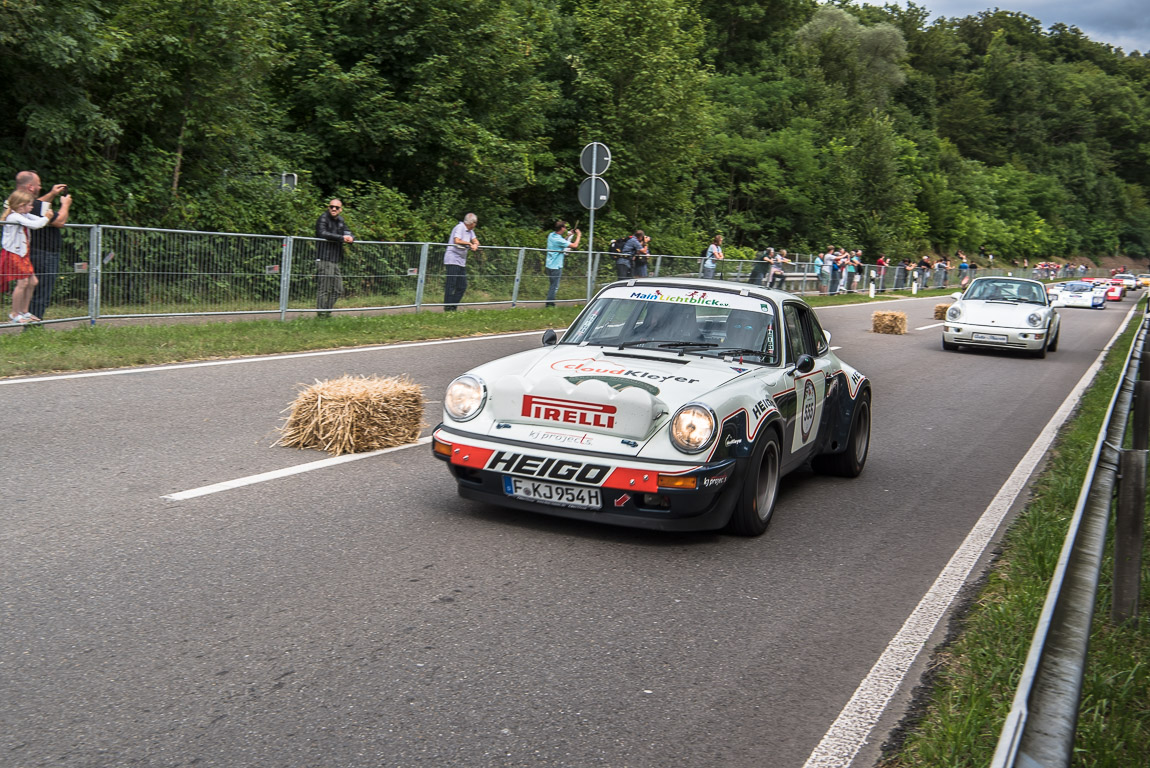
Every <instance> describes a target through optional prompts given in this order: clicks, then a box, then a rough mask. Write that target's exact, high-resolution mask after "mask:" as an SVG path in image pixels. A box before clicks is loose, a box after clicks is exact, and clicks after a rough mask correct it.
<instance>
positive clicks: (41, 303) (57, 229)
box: [16, 171, 72, 318]
mask: <svg viewBox="0 0 1150 768" xmlns="http://www.w3.org/2000/svg"><path fill="white" fill-rule="evenodd" d="M16 189H17V190H23V191H25V192H27V193H28V194H30V195H32V198H33V200H32V210H31V211H30V213H31V215H33V216H42V217H44V218H46V219H48V224H47V226H44V227H41V228H39V229H32V230H30V231H29V238H28V260H29V261H30V262H31V264H32V270H33V271H34V272H35V274H36V280H37V282H36V285H35V287H34V289H33V291H32V299H31V301H30V302H29V309H28V314H30V315H32V316H33V317H36V318H43V317H46V316H47V314H48V305H49V303H51V301H52V291H53V290H54V289H55V287H56V277H57V275H59V274H60V251H61V250H62V249H63V244H64V233H63V230H64V225H65V224H67V223H68V217H69V215H71V212H72V195H71V194H69V193H68V185H67V184H54V185H53V186H52V188H51V189H50V190H48V192H46V193H45V194H43V195H40V176H39V174H37V173H36V172H35V171H20V173H18V174H16ZM57 198H58V199H59V201H60V208H59V210H56V211H53V210H52V203H53V201H55V200H56V199H57Z"/></svg>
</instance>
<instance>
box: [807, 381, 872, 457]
mask: <svg viewBox="0 0 1150 768" xmlns="http://www.w3.org/2000/svg"><path fill="white" fill-rule="evenodd" d="M869 453H870V390H867V391H865V392H863V393H862V394H861V395H859V399H858V402H857V403H855V412H854V416H853V417H852V418H851V431H850V434H849V435H848V436H847V447H846V450H845V451H843V452H842V453H826V454H823V455H822V456H815V457H814V459H813V460H812V461H811V467H812V468H813V469H814V470H815V471H816V472H820V473H822V474H824V475H838V476H839V477H858V476H859V475H860V474H862V471H863V467H864V466H866V458H867V454H869Z"/></svg>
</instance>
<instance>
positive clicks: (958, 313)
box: [946, 304, 962, 322]
mask: <svg viewBox="0 0 1150 768" xmlns="http://www.w3.org/2000/svg"><path fill="white" fill-rule="evenodd" d="M946 319H947V320H950V321H951V322H954V321H955V320H960V319H962V307H960V306H958V305H957V304H951V305H950V307H949V308H948V309H947V310H946Z"/></svg>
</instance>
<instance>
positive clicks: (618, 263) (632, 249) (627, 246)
mask: <svg viewBox="0 0 1150 768" xmlns="http://www.w3.org/2000/svg"><path fill="white" fill-rule="evenodd" d="M642 233H643V230H641V229H637V230H635V232H634V233H633V234H631V235H628V236H627V239H626V240H624V241H623V247H622V248H620V249H619V252H618V253H617V254H615V279H617V280H626V279H627V278H629V277H631V274H632V269H634V265H635V254H636V253H638V252H639V249H640V248H642V247H643V244H642V243H641V242H640V241H639V236H640V235H642Z"/></svg>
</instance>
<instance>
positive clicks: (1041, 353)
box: [1030, 339, 1048, 360]
mask: <svg viewBox="0 0 1150 768" xmlns="http://www.w3.org/2000/svg"><path fill="white" fill-rule="evenodd" d="M1047 346H1048V341H1047V340H1046V339H1043V340H1042V347H1041V348H1039V349H1036V350H1034V351H1033V352H1031V353H1030V354H1032V355H1033V356H1035V357H1037V358H1038V359H1039V360H1041V359H1042V358H1044V357H1046V348H1047Z"/></svg>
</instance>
